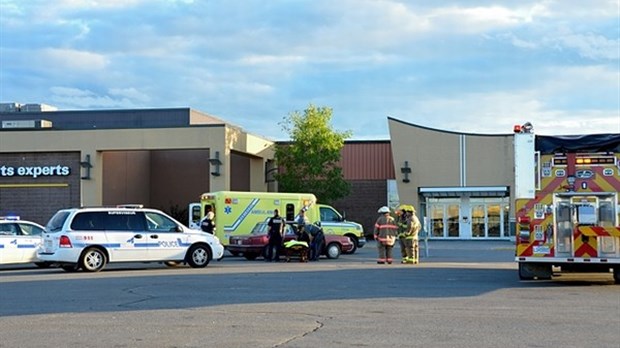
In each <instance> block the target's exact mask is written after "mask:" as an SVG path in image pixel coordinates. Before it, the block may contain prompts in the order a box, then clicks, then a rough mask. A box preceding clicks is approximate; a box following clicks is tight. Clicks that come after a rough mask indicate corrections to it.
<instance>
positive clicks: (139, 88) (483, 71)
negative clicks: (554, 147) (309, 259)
mask: <svg viewBox="0 0 620 348" xmlns="http://www.w3.org/2000/svg"><path fill="white" fill-rule="evenodd" d="M0 102H2V103H11V102H16V103H22V104H27V103H35V104H41V103H42V104H48V105H52V106H55V107H57V108H58V109H59V110H100V109H139V108H169V107H189V108H192V109H195V110H199V111H201V112H204V113H207V114H210V115H213V116H215V117H218V118H221V119H223V120H225V121H227V122H230V123H232V124H234V125H237V126H240V127H241V128H243V129H244V130H246V131H248V132H250V133H253V134H256V135H259V136H263V137H266V138H268V139H272V140H288V139H289V136H288V134H287V133H285V132H284V131H283V127H282V122H283V121H284V120H285V118H286V117H287V116H288V115H290V114H291V113H293V112H303V110H305V109H306V108H307V107H308V106H309V105H315V106H319V107H328V108H331V109H332V119H331V126H332V128H333V129H334V130H336V131H351V132H352V136H351V138H349V139H351V140H387V139H389V130H388V121H387V119H388V117H392V118H395V119H398V120H401V121H404V122H407V123H411V124H416V125H421V126H425V127H430V128H436V129H443V130H448V131H456V132H467V133H474V134H509V133H511V132H512V128H513V126H514V125H515V124H523V123H525V122H531V123H532V124H533V125H534V131H535V133H537V134H545V135H568V134H591V133H620V0H587V1H586V0H555V1H554V0H505V1H499V0H488V1H485V0H461V1H450V0H446V1H441V0H415V1H414V0H410V1H405V0H269V1H266V0H237V1H233V0H193V1H192V0H81V1H80V0H54V1H49V0H0Z"/></svg>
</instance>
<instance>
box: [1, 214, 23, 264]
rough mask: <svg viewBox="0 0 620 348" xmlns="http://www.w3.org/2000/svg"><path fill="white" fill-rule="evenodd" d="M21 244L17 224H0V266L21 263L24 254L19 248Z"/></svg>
mask: <svg viewBox="0 0 620 348" xmlns="http://www.w3.org/2000/svg"><path fill="white" fill-rule="evenodd" d="M22 244H23V241H22V238H21V236H19V231H18V228H17V224H15V223H13V222H11V223H2V224H0V264H5V263H19V262H21V260H22V258H23V254H24V249H23V248H21V247H20V246H21V245H22Z"/></svg>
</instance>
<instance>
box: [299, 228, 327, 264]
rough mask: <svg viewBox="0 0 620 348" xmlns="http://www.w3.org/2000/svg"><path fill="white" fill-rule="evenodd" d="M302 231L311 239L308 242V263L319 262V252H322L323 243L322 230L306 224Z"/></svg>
mask: <svg viewBox="0 0 620 348" xmlns="http://www.w3.org/2000/svg"><path fill="white" fill-rule="evenodd" d="M304 230H305V231H306V232H308V234H309V235H310V237H311V238H312V241H311V242H310V261H319V257H320V256H321V251H322V250H323V243H324V242H325V235H324V233H323V229H322V228H321V227H320V226H317V225H315V224H306V225H305V226H304Z"/></svg>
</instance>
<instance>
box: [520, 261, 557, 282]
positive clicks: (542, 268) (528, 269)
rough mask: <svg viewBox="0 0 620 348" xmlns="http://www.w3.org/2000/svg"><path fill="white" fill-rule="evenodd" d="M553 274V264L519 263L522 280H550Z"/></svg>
mask: <svg viewBox="0 0 620 348" xmlns="http://www.w3.org/2000/svg"><path fill="white" fill-rule="evenodd" d="M552 275H553V270H552V267H551V265H548V264H540V263H524V262H521V263H519V279H521V280H533V279H538V280H549V279H551V276H552Z"/></svg>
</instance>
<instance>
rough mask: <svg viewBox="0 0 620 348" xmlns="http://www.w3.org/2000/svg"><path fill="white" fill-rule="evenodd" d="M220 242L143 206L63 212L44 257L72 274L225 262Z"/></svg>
mask: <svg viewBox="0 0 620 348" xmlns="http://www.w3.org/2000/svg"><path fill="white" fill-rule="evenodd" d="M223 255H224V246H222V244H221V243H220V241H219V239H218V238H217V237H215V236H213V235H211V234H208V233H204V232H202V231H196V230H191V229H189V228H187V227H185V226H183V225H182V224H181V223H180V222H178V221H176V220H174V219H173V218H172V217H170V216H168V215H166V214H165V213H163V212H161V211H159V210H156V209H147V208H142V206H139V205H126V206H119V207H116V208H73V209H63V210H59V211H58V212H56V214H54V216H52V218H51V219H50V220H49V222H48V223H47V226H46V233H44V236H43V244H42V246H41V248H40V249H39V251H38V257H39V259H40V260H43V261H45V262H51V263H55V264H59V265H60V266H61V267H62V268H63V269H64V270H66V271H77V270H79V269H82V270H84V271H88V272H98V271H100V270H102V269H103V268H104V267H105V265H106V264H107V263H110V262H165V263H166V264H167V265H175V264H177V263H179V262H184V263H187V264H188V265H189V266H191V267H195V268H197V267H205V266H207V264H209V261H211V260H212V259H217V260H219V259H221V258H222V257H223Z"/></svg>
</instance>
